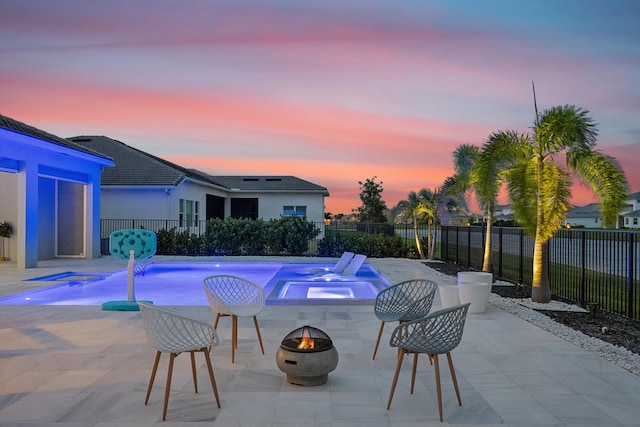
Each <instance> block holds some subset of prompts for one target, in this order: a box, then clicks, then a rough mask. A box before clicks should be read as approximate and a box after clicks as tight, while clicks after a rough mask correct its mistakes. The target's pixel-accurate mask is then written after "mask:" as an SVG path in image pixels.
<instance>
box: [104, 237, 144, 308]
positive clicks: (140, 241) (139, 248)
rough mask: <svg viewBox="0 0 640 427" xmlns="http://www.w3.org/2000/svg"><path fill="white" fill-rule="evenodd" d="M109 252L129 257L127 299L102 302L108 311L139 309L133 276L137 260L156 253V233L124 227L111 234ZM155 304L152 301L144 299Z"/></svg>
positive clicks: (117, 255)
mask: <svg viewBox="0 0 640 427" xmlns="http://www.w3.org/2000/svg"><path fill="white" fill-rule="evenodd" d="M109 252H110V253H111V255H113V256H116V257H118V258H120V259H122V260H125V259H128V260H129V263H128V265H127V271H128V279H127V301H108V302H105V303H103V304H102V309H103V310H108V311H139V310H140V308H139V307H138V302H137V301H136V296H135V291H134V286H133V277H134V270H135V260H142V259H147V258H151V257H152V256H153V255H154V254H155V253H156V233H154V232H153V231H149V230H143V229H123V230H117V231H114V232H113V233H111V236H109ZM144 302H146V303H148V304H153V303H152V302H151V301H144Z"/></svg>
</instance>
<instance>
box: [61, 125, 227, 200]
mask: <svg viewBox="0 0 640 427" xmlns="http://www.w3.org/2000/svg"><path fill="white" fill-rule="evenodd" d="M69 140H71V141H73V142H75V143H77V144H80V145H83V146H85V147H88V148H91V149H94V150H96V151H99V152H101V153H105V154H108V155H109V156H111V157H113V159H114V160H115V164H116V167H115V168H113V169H108V170H105V171H104V172H102V177H101V184H102V185H104V186H110V185H113V186H116V185H124V186H171V187H173V186H177V185H178V184H180V183H181V182H182V181H183V180H184V179H186V178H193V179H196V180H198V181H202V182H205V183H208V184H213V185H219V184H217V183H216V182H214V181H213V180H211V178H210V177H208V175H206V174H204V173H202V172H198V171H193V170H190V169H186V168H183V167H182V166H180V165H177V164H175V163H171V162H169V161H166V160H164V159H161V158H160V157H156V156H154V155H151V154H149V153H145V152H144V151H140V150H138V149H136V148H133V147H130V146H128V145H126V144H125V143H123V142H120V141H117V140H115V139H111V138H108V137H106V136H75V137H72V138H69Z"/></svg>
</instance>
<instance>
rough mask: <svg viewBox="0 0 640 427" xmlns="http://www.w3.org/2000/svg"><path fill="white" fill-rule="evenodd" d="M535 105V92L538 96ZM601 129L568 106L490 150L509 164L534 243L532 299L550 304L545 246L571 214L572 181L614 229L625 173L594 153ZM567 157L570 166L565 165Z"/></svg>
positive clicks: (511, 184)
mask: <svg viewBox="0 0 640 427" xmlns="http://www.w3.org/2000/svg"><path fill="white" fill-rule="evenodd" d="M534 99H535V92H534ZM596 136H597V129H596V125H595V124H594V123H593V121H592V119H591V118H590V117H589V116H588V111H584V110H582V109H581V108H578V107H575V106H572V105H565V106H563V107H553V108H551V109H548V110H545V111H543V112H542V114H538V110H537V107H536V118H535V122H534V125H533V128H532V133H531V134H518V133H516V132H499V133H496V134H495V135H494V138H492V139H491V140H490V141H489V143H488V145H489V146H490V147H489V148H487V149H489V150H491V151H493V153H494V156H495V157H494V158H497V159H501V161H506V162H508V164H509V169H508V170H507V172H506V179H507V182H508V185H507V189H508V193H509V199H510V201H511V206H512V208H513V210H514V213H515V216H516V218H517V220H518V222H519V223H520V224H522V225H523V226H524V227H525V229H528V230H529V234H532V231H533V236H532V237H534V239H535V240H534V252H533V281H532V292H531V298H532V300H533V301H535V302H541V303H546V302H549V301H550V300H551V285H550V283H549V275H548V260H547V257H546V251H547V242H548V241H549V239H550V238H551V237H552V236H553V235H554V233H555V232H556V231H557V230H558V229H559V228H560V227H562V225H563V224H564V220H565V218H566V212H567V211H568V210H569V209H570V208H571V204H570V203H569V200H570V198H571V184H572V183H573V177H574V176H577V177H578V178H579V179H580V180H581V181H583V182H586V183H587V184H589V185H590V186H591V188H592V189H593V190H594V192H595V193H596V194H597V195H598V196H599V197H600V202H601V204H602V217H603V218H602V219H603V223H604V225H605V226H606V227H609V226H611V225H613V224H615V221H616V219H617V215H618V212H620V209H621V208H622V207H623V204H624V201H625V199H626V196H627V191H628V187H627V180H626V178H625V176H624V172H623V171H622V169H621V168H620V166H619V165H618V163H617V162H616V160H615V159H614V158H612V157H609V156H607V155H605V154H603V153H601V152H598V151H596V150H595V149H594V147H595V145H596ZM562 155H564V160H565V163H566V166H564V165H563V164H562V163H560V161H561V157H562Z"/></svg>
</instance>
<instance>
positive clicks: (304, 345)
mask: <svg viewBox="0 0 640 427" xmlns="http://www.w3.org/2000/svg"><path fill="white" fill-rule="evenodd" d="M315 346H316V343H315V341H314V340H313V338H311V333H310V332H309V329H308V328H304V329H303V330H302V339H301V340H300V344H298V347H297V348H298V350H313V349H314V348H315Z"/></svg>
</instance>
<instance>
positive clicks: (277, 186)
mask: <svg viewBox="0 0 640 427" xmlns="http://www.w3.org/2000/svg"><path fill="white" fill-rule="evenodd" d="M211 178H212V179H213V180H214V181H216V182H219V183H220V184H222V185H224V186H225V187H228V188H230V189H231V190H232V191H259V192H283V191H284V192H288V191H294V192H295V191H304V192H320V193H322V194H324V195H325V196H328V195H329V191H328V190H327V189H326V188H325V187H322V186H320V185H317V184H314V183H312V182H309V181H305V180H304V179H300V178H296V177H295V176H290V175H282V176H215V175H214V176H211Z"/></svg>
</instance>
